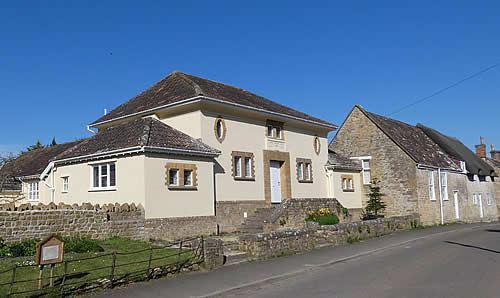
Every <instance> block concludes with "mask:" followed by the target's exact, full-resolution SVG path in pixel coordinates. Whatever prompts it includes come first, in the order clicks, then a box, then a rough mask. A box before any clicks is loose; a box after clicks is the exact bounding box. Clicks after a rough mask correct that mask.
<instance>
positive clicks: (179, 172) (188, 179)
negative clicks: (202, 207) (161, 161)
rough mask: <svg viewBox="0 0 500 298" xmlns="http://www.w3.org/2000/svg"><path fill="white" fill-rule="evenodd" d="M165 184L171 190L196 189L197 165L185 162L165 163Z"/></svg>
mask: <svg viewBox="0 0 500 298" xmlns="http://www.w3.org/2000/svg"><path fill="white" fill-rule="evenodd" d="M165 169H166V179H165V184H166V185H167V187H168V189H170V190H177V189H180V190H196V189H197V186H198V177H197V173H196V169H197V167H196V165H194V164H185V163H167V164H166V165H165Z"/></svg>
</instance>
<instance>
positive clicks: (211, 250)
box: [203, 238, 225, 270]
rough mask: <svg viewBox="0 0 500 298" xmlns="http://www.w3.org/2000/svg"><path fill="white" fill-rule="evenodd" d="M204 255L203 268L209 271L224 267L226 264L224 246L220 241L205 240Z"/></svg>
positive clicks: (213, 239)
mask: <svg viewBox="0 0 500 298" xmlns="http://www.w3.org/2000/svg"><path fill="white" fill-rule="evenodd" d="M203 254H204V256H205V261H204V263H203V266H204V267H205V268H206V269H208V270H214V269H217V268H219V267H222V265H224V263H225V257H224V245H223V242H222V240H220V239H215V238H205V239H204V243H203Z"/></svg>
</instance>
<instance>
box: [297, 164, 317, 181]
mask: <svg viewBox="0 0 500 298" xmlns="http://www.w3.org/2000/svg"><path fill="white" fill-rule="evenodd" d="M297 180H298V181H299V182H300V183H311V182H313V176H312V161H311V160H310V159H305V158H297Z"/></svg>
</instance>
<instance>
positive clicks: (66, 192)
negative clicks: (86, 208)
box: [61, 190, 69, 193]
mask: <svg viewBox="0 0 500 298" xmlns="http://www.w3.org/2000/svg"><path fill="white" fill-rule="evenodd" d="M68 192H69V191H64V190H63V191H61V193H68Z"/></svg>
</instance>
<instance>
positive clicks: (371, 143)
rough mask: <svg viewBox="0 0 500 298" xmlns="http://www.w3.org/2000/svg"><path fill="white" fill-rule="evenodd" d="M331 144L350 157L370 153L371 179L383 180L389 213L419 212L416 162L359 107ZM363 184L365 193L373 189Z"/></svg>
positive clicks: (382, 187) (336, 149)
mask: <svg viewBox="0 0 500 298" xmlns="http://www.w3.org/2000/svg"><path fill="white" fill-rule="evenodd" d="M329 148H330V149H332V150H333V151H335V152H337V153H339V154H340V155H343V156H347V157H359V156H371V158H372V159H371V164H370V167H371V174H372V179H373V178H376V179H378V180H379V181H380V183H379V186H380V190H381V192H382V193H384V194H385V196H384V197H383V200H384V202H385V203H386V205H387V208H386V209H385V210H384V215H385V216H386V217H392V216H402V215H410V214H414V213H417V212H418V203H417V198H418V197H417V189H418V186H417V177H416V163H415V162H414V161H413V160H412V159H411V158H410V157H409V156H408V155H407V154H406V153H405V152H404V151H403V150H402V149H401V148H400V147H398V146H397V145H396V144H395V143H394V142H393V141H392V140H391V139H390V138H389V137H388V136H387V135H386V134H384V133H383V132H382V131H381V130H380V129H379V128H378V127H377V126H376V125H375V124H373V122H372V121H371V120H370V119H368V118H367V117H366V116H365V115H364V114H363V113H362V112H361V111H360V110H359V109H358V108H357V107H355V108H354V109H353V110H352V112H351V113H350V114H349V116H348V117H347V119H346V120H345V122H344V124H343V125H342V127H341V128H340V129H339V130H338V132H337V134H336V136H335V138H334V139H333V140H332V142H331V143H330V146H329ZM436 181H437V180H436ZM363 187H364V188H365V189H364V193H369V192H370V191H369V189H368V186H367V185H363ZM424 190H425V188H424ZM367 200H368V197H367V196H363V206H366V201H367Z"/></svg>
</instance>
